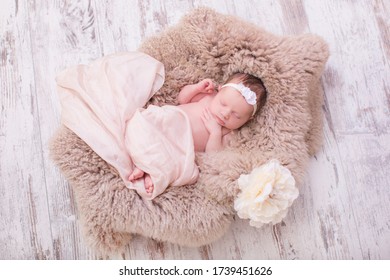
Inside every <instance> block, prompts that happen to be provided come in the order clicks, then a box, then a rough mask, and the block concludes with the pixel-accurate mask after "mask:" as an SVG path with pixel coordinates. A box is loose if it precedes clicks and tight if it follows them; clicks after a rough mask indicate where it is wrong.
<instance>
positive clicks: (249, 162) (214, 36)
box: [50, 8, 328, 252]
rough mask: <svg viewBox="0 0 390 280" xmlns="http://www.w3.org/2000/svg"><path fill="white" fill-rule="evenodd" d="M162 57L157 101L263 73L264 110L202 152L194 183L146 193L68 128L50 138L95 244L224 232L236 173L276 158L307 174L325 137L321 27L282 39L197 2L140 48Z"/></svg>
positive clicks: (204, 237) (114, 245)
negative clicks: (195, 86) (227, 141)
mask: <svg viewBox="0 0 390 280" xmlns="http://www.w3.org/2000/svg"><path fill="white" fill-rule="evenodd" d="M140 51H142V52H145V53H147V54H149V55H151V56H152V57H154V58H156V59H157V60H159V61H161V62H163V64H164V66H165V71H166V82H165V84H164V85H163V87H162V88H161V90H160V91H159V92H158V93H157V94H156V95H155V96H154V97H153V98H152V99H151V101H150V102H151V103H152V104H156V105H163V104H175V103H176V94H177V93H178V92H179V89H180V88H181V87H182V86H183V85H185V84H188V83H194V82H197V81H199V80H200V79H202V78H205V77H212V78H214V79H215V80H216V81H217V82H220V83H221V82H223V81H224V80H225V79H226V77H228V76H229V75H230V74H232V73H234V72H244V73H249V74H252V75H255V76H257V77H260V78H261V79H262V80H263V82H264V85H265V87H266V89H267V92H268V97H267V102H266V105H265V106H264V107H263V109H262V110H261V112H259V113H258V115H257V116H256V117H255V118H254V119H253V121H251V122H250V123H248V124H247V125H246V126H245V127H243V128H242V129H241V130H240V132H239V133H238V134H237V136H236V138H235V139H234V141H232V143H231V146H230V147H229V148H228V149H226V150H224V151H222V152H218V153H214V154H198V155H197V161H198V165H199V166H200V170H201V173H200V177H199V180H198V182H197V183H196V184H195V185H191V186H184V187H180V188H170V189H169V190H168V191H167V192H166V193H164V194H162V195H160V196H159V197H157V198H156V199H154V200H153V201H148V202H145V201H143V200H142V199H141V198H140V197H139V196H138V195H137V193H136V192H135V191H132V190H129V189H127V188H124V185H123V183H122V180H121V179H120V178H119V176H118V174H117V173H116V172H115V170H113V169H112V168H111V167H110V166H109V165H108V164H107V163H106V162H104V161H103V160H102V159H101V158H100V157H99V156H97V155H96V154H95V153H94V152H93V151H92V150H91V149H90V148H89V147H88V146H87V145H86V144H85V143H84V142H83V141H81V140H80V138H78V137H77V136H76V135H75V134H73V133H72V132H71V131H69V130H68V129H66V128H64V127H60V128H59V130H58V132H57V134H56V135H55V136H54V137H53V140H52V143H51V146H50V149H51V155H52V158H53V160H54V162H55V163H56V164H57V165H58V166H59V168H60V169H61V171H62V172H63V174H64V175H65V176H66V178H67V179H68V180H69V182H70V184H71V185H72V187H73V190H74V193H75V198H76V201H77V205H78V210H79V212H80V216H81V218H82V223H83V228H84V229H85V234H86V236H87V238H88V240H89V241H90V242H91V244H92V245H93V247H95V248H96V249H99V250H100V251H105V252H109V251H116V250H119V249H120V248H121V247H123V246H125V245H126V244H128V243H129V241H130V238H131V235H132V234H141V235H144V236H146V237H150V238H154V239H157V240H161V241H168V242H172V243H176V244H180V245H186V246H201V245H204V244H207V243H210V242H213V241H214V240H216V239H218V238H220V237H221V236H222V235H223V234H224V233H225V232H226V230H227V229H228V227H229V225H230V223H231V221H232V220H233V216H234V214H235V213H234V209H233V203H232V202H233V199H234V197H235V196H236V195H237V193H238V186H237V179H238V178H239V176H240V175H241V174H247V173H250V172H251V171H252V169H254V168H256V167H258V166H260V165H262V164H263V163H265V162H267V161H268V160H270V159H273V158H275V159H278V160H279V161H280V162H281V163H282V164H283V165H284V166H286V167H287V168H288V169H289V170H290V171H291V173H292V174H293V176H294V178H295V180H296V182H297V184H298V185H299V184H300V183H301V182H302V179H303V175H304V171H305V167H306V164H307V162H308V159H309V157H310V156H311V155H313V153H314V152H315V151H316V150H317V149H318V147H319V144H320V141H321V131H322V116H321V103H322V95H321V93H320V88H319V77H320V75H321V73H322V70H323V67H324V64H325V62H326V60H327V58H328V48H327V45H326V43H325V42H324V41H323V40H322V39H321V38H319V37H318V36H314V35H302V36H296V37H281V36H276V35H273V34H270V33H268V32H266V31H264V30H262V29H260V28H259V27H257V26H254V25H253V24H250V23H247V22H245V21H242V20H241V19H239V18H236V17H233V16H228V15H222V14H219V13H216V12H214V11H213V10H210V9H207V8H199V9H196V10H194V11H192V12H191V13H189V14H188V15H186V16H185V17H184V18H183V19H182V20H181V21H180V22H179V23H178V24H177V25H176V26H174V27H171V28H169V29H168V30H166V31H165V32H164V33H162V34H159V35H158V36H156V37H153V38H150V39H148V40H146V41H145V42H144V43H143V44H142V46H141V47H140Z"/></svg>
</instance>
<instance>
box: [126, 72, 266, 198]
mask: <svg viewBox="0 0 390 280" xmlns="http://www.w3.org/2000/svg"><path fill="white" fill-rule="evenodd" d="M178 101H179V108H180V109H181V110H182V111H183V112H184V113H185V114H186V115H187V117H188V119H189V121H190V123H191V130H192V137H193V141H194V148H195V151H196V152H215V151H220V150H221V149H223V148H224V147H225V146H226V144H227V142H228V140H229V136H230V135H231V134H230V133H231V132H232V130H235V129H238V128H240V127H241V126H243V125H244V124H245V123H246V122H248V121H249V120H250V119H252V118H253V116H254V114H255V113H256V111H257V108H258V107H260V106H262V105H263V104H264V102H265V89H264V86H263V84H262V82H261V80H260V79H258V78H256V77H254V76H251V75H249V74H242V73H237V74H234V75H232V76H231V77H230V78H229V79H228V80H227V82H226V83H225V84H224V85H222V86H216V85H215V84H214V83H213V81H212V80H211V79H204V80H202V81H200V82H199V83H197V84H193V85H186V86H184V87H183V89H182V90H181V91H180V93H179V95H178ZM129 180H130V181H131V182H135V181H136V180H144V185H145V189H146V192H147V193H148V194H152V192H153V189H154V186H153V182H152V179H151V177H150V175H149V174H147V173H145V172H144V171H142V170H141V169H139V168H135V169H134V170H133V172H132V173H131V175H130V176H129Z"/></svg>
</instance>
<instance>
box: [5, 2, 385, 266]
mask: <svg viewBox="0 0 390 280" xmlns="http://www.w3.org/2000/svg"><path fill="white" fill-rule="evenodd" d="M198 6H209V7H211V8H214V9H216V10H217V11H219V12H222V13H229V14H233V15H237V16H239V17H242V18H244V19H246V20H248V21H251V22H253V23H254V24H257V25H259V26H261V27H264V28H265V29H267V30H269V31H271V32H273V33H276V34H284V35H293V34H302V33H307V32H311V33H315V34H318V35H320V36H322V37H323V38H324V39H325V40H326V41H327V42H328V43H329V45H330V50H331V57H330V59H329V62H328V64H327V66H326V68H325V72H324V75H323V78H322V87H323V90H324V92H325V103H324V106H323V113H324V122H325V125H324V144H323V146H322V148H321V150H320V151H319V152H318V153H317V154H316V155H315V157H314V158H312V159H311V162H310V165H309V168H308V172H307V177H306V180H305V182H304V184H303V185H302V186H300V196H299V198H298V199H297V200H296V202H295V203H294V205H293V207H292V208H291V210H290V211H289V213H288V216H287V217H286V219H285V220H284V221H283V222H282V223H280V224H278V225H275V226H266V227H263V228H261V229H256V228H252V227H250V226H249V225H248V223H247V221H243V220H240V219H238V218H236V221H235V222H234V223H233V225H232V227H231V229H230V230H229V231H228V232H227V234H226V235H225V236H224V237H223V238H221V239H220V240H218V241H216V242H214V243H213V244H210V245H208V246H203V247H201V248H185V247H180V246H177V245H173V244H167V243H161V242H156V241H153V240H148V239H145V238H143V237H140V236H135V237H134V239H133V242H132V244H131V246H128V247H127V248H126V251H125V252H118V253H117V254H115V255H110V256H100V255H96V254H95V253H94V252H93V251H91V249H90V248H89V247H88V246H87V244H86V242H85V240H84V239H83V235H82V233H81V228H80V221H79V216H78V213H77V207H76V205H75V201H74V197H73V192H72V190H71V188H70V186H69V185H68V183H67V182H66V180H65V179H64V178H63V177H62V175H61V174H60V173H59V171H58V170H57V169H56V168H55V167H54V165H53V164H52V162H51V161H50V159H49V156H48V150H47V145H48V141H49V139H50V137H51V136H52V135H53V133H54V132H55V130H56V129H57V127H58V125H59V123H60V113H61V112H60V106H59V100H58V97H57V94H56V91H55V76H56V74H58V73H59V72H60V71H61V70H62V69H64V68H66V67H68V66H71V65H74V64H78V63H86V62H88V61H91V60H93V59H96V58H98V57H101V56H103V55H106V54H109V53H113V52H118V51H125V50H135V49H136V48H137V47H138V46H139V44H140V43H141V42H142V40H144V39H145V38H146V37H149V36H151V35H154V34H157V33H159V32H161V31H162V30H164V29H165V28H167V27H168V26H171V25H173V24H175V23H177V21H178V20H179V19H180V17H181V16H182V15H184V14H185V13H186V12H187V11H189V10H191V9H192V8H194V7H198ZM389 12H390V2H389V1H384V0H375V1H352V0H345V1H338V0H325V1H310V0H294V1H288V0H279V1H274V0H264V1H255V0H249V1H239V0H224V1H201V0H188V1H174V0H168V1H162V0H148V1H137V0H130V1H124V0H118V1H115V4H113V2H112V1H104V0H102V1H98V0H89V1H87V0H78V1H62V0H61V1H60V0H56V1H48V0H42V1H16V0H15V1H13V0H5V1H3V2H2V8H1V11H0V91H1V92H0V93H1V94H0V110H1V118H0V200H1V201H0V259H107V258H108V259H389V258H390V245H389V244H390V206H389V201H390V192H389V191H388V188H389V185H390V171H389V170H390V168H389V167H390V144H389V143H390V137H389V127H390V112H389V110H390V82H389V77H390V67H389V60H390V48H389V46H390V44H389V42H390V32H389V30H390V18H389V16H388V14H389Z"/></svg>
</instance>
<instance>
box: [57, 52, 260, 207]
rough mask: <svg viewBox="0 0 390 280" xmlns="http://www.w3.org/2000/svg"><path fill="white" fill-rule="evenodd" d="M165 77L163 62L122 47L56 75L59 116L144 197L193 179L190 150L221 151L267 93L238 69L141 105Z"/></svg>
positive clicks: (196, 171)
mask: <svg viewBox="0 0 390 280" xmlns="http://www.w3.org/2000/svg"><path fill="white" fill-rule="evenodd" d="M164 78H165V73H164V65H163V64H162V63H161V62H160V61H158V60H156V59H154V58H153V57H151V56H149V55H147V54H145V53H141V52H123V53H116V54H112V55H108V56H105V57H102V58H100V59H98V60H95V61H93V62H91V63H90V64H88V65H81V64H80V65H76V66H74V67H71V68H68V69H66V70H64V71H63V72H61V73H60V74H59V75H58V76H57V79H56V80H57V89H58V93H59V97H60V101H61V105H62V123H63V124H64V125H65V126H66V127H68V128H69V129H71V130H72V131H73V132H74V133H76V134H77V135H78V136H79V137H80V138H81V139H82V140H84V142H85V143H86V144H88V146H89V147H91V149H92V150H93V151H94V152H95V153H96V154H97V155H99V156H100V157H101V158H102V159H103V160H104V161H106V162H107V163H108V164H109V165H111V166H112V167H114V169H115V170H116V171H117V172H118V174H119V176H120V177H121V179H122V180H123V182H124V183H125V186H126V187H127V188H129V189H134V190H136V191H137V193H138V194H139V195H141V196H142V197H144V198H145V199H148V200H150V199H153V198H155V197H156V196H158V195H160V194H161V193H163V192H164V191H165V189H166V188H167V187H168V186H173V187H175V186H183V185H188V184H192V183H195V182H196V180H197V178H198V175H199V168H198V167H197V165H196V162H195V153H196V152H213V151H219V150H221V149H222V148H223V147H224V146H225V145H226V143H227V141H228V140H229V137H231V133H230V132H231V131H233V130H235V129H238V128H240V127H241V126H242V125H244V124H245V123H246V122H247V121H248V120H250V119H251V118H252V117H253V115H254V114H255V112H256V110H257V107H260V106H261V105H262V104H263V103H264V99H265V90H264V87H263V85H262V83H261V81H260V80H259V79H257V78H255V77H253V76H250V75H247V74H235V75H233V76H232V77H230V78H229V79H228V81H227V83H225V84H224V85H223V86H220V87H219V86H218V87H217V86H215V85H214V83H213V82H212V80H210V79H205V80H202V81H201V82H199V83H197V84H194V85H187V86H185V87H183V89H182V90H181V91H180V93H179V95H178V101H179V106H174V105H165V106H154V105H150V106H148V107H147V108H144V107H145V105H146V104H147V102H148V101H149V100H150V98H151V97H152V96H153V95H154V94H155V93H156V92H157V91H158V90H159V89H160V88H161V86H162V85H163V83H164Z"/></svg>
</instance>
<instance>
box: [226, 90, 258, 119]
mask: <svg viewBox="0 0 390 280" xmlns="http://www.w3.org/2000/svg"><path fill="white" fill-rule="evenodd" d="M224 87H232V88H234V89H236V90H238V91H239V92H240V93H241V95H242V96H243V97H244V98H245V101H246V102H247V103H248V104H249V105H253V113H252V116H253V115H254V114H255V113H256V109H257V99H256V93H254V92H253V91H252V90H251V89H250V88H248V87H246V86H244V85H243V84H242V83H239V84H234V83H227V84H224V85H223V86H222V87H221V88H224Z"/></svg>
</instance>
